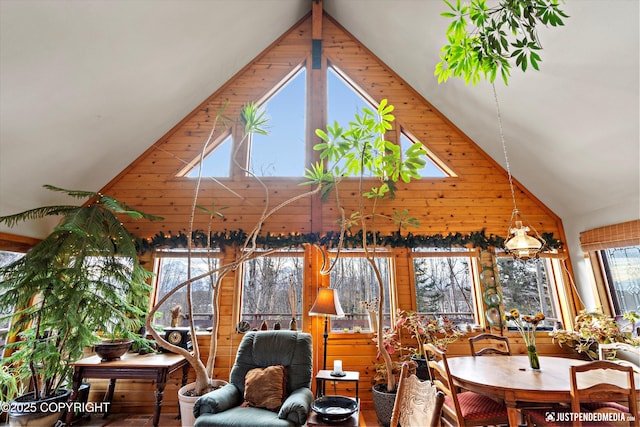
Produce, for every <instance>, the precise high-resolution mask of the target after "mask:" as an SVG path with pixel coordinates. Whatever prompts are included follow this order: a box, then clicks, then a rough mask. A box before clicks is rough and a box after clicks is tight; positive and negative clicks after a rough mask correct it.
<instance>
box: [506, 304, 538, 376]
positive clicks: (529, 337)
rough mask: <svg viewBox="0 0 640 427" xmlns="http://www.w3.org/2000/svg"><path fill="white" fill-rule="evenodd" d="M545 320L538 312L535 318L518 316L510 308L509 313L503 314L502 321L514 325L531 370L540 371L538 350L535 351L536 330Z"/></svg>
mask: <svg viewBox="0 0 640 427" xmlns="http://www.w3.org/2000/svg"><path fill="white" fill-rule="evenodd" d="M544 319H545V316H544V314H542V313H541V312H538V313H537V314H536V315H535V316H530V315H528V314H525V315H524V316H522V317H521V316H520V312H519V311H518V310H517V309H515V308H512V309H511V310H510V311H509V313H505V315H504V320H507V321H511V322H513V323H514V324H515V325H516V328H518V331H519V332H520V335H522V339H523V340H524V344H525V346H526V347H527V355H528V356H529V365H530V366H531V369H535V370H539V369H540V359H539V358H538V350H537V349H536V329H538V325H539V324H540V322H542V321H543V320H544Z"/></svg>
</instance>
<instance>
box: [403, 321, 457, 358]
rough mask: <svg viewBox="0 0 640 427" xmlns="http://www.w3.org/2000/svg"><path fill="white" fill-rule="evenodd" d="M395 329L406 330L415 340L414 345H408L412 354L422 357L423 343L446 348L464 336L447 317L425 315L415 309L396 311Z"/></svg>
mask: <svg viewBox="0 0 640 427" xmlns="http://www.w3.org/2000/svg"><path fill="white" fill-rule="evenodd" d="M396 319H397V320H396V324H395V329H396V330H397V331H401V330H402V329H405V330H407V331H408V332H409V333H410V334H411V337H412V338H413V339H414V340H415V343H416V347H415V348H413V347H410V348H408V350H411V351H412V352H413V354H414V355H415V356H416V357H418V358H422V357H424V345H425V344H427V343H433V344H434V345H435V346H436V347H438V348H441V349H443V350H444V349H446V347H447V345H448V344H450V343H452V342H454V341H457V340H458V339H459V338H460V337H462V336H464V332H462V331H461V330H460V329H458V328H457V327H456V326H455V325H454V324H453V322H451V321H450V320H448V319H444V318H440V319H436V318H434V317H427V316H426V315H424V314H420V313H417V312H415V311H405V310H398V311H397V313H396Z"/></svg>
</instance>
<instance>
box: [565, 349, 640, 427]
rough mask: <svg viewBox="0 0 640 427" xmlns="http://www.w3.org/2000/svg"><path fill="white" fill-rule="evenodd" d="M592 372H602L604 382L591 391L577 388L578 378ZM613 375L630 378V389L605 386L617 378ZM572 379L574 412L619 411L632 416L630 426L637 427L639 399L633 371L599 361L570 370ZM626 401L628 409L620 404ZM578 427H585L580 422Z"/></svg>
mask: <svg viewBox="0 0 640 427" xmlns="http://www.w3.org/2000/svg"><path fill="white" fill-rule="evenodd" d="M593 371H601V372H602V373H603V375H602V378H603V379H604V381H603V382H600V383H597V384H594V385H591V386H589V387H585V388H580V387H579V386H578V383H579V381H578V376H579V375H578V374H582V373H584V372H593ZM611 371H618V372H621V373H623V374H624V375H625V376H626V377H627V387H620V386H618V385H616V384H612V383H610V382H606V379H607V378H609V379H611V378H612V377H613V375H614V373H613V372H611ZM570 375H571V411H572V412H580V411H584V410H585V409H586V410H589V411H592V412H595V411H616V412H617V411H619V412H622V413H626V414H629V419H631V420H632V421H629V425H631V426H634V427H638V425H639V424H638V423H639V422H640V421H639V418H640V413H638V396H637V392H636V384H635V378H634V370H633V367H631V366H627V365H621V364H618V363H615V362H610V361H607V360H596V361H595V362H591V363H587V364H585V365H578V366H572V367H571V368H570ZM580 376H582V375H580ZM625 401H626V406H624V405H622V404H620V403H619V402H625ZM576 426H577V427H581V426H582V423H581V421H580V420H578V421H577V423H576Z"/></svg>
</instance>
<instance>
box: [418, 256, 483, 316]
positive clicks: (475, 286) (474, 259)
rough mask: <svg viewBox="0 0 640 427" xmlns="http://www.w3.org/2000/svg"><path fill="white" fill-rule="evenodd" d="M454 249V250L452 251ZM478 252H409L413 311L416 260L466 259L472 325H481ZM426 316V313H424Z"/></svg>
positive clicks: (481, 304)
mask: <svg viewBox="0 0 640 427" xmlns="http://www.w3.org/2000/svg"><path fill="white" fill-rule="evenodd" d="M452 249H456V250H452ZM478 254H479V252H478V250H476V249H468V248H414V249H412V250H410V252H409V256H410V259H411V262H410V268H411V273H412V274H411V277H410V291H411V303H412V304H413V305H412V309H413V310H416V311H417V310H418V300H417V289H416V285H417V281H416V270H415V261H414V260H415V259H416V258H447V257H452V258H467V259H468V260H469V279H470V280H471V292H470V296H471V298H472V299H473V305H474V307H473V309H472V312H471V315H472V316H473V320H474V324H476V325H477V324H479V325H482V324H483V321H484V318H483V316H482V312H483V310H481V309H482V306H483V303H482V289H481V285H480V273H479V269H478ZM425 314H427V313H425Z"/></svg>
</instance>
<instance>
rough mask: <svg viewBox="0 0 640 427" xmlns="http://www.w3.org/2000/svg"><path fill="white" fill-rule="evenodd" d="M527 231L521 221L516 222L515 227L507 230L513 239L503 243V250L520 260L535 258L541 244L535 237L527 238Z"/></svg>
mask: <svg viewBox="0 0 640 427" xmlns="http://www.w3.org/2000/svg"><path fill="white" fill-rule="evenodd" d="M528 231H529V227H527V226H524V225H523V224H522V221H516V227H515V228H511V229H510V230H509V232H510V233H511V234H512V235H513V237H510V238H508V239H507V240H505V242H504V246H505V249H506V250H507V251H509V253H512V254H513V255H514V256H515V257H517V258H521V259H529V258H533V257H534V256H536V254H537V253H538V252H539V251H540V249H541V248H542V245H543V243H542V242H541V241H540V240H538V239H536V238H535V237H531V236H529V235H528V234H527V232H528Z"/></svg>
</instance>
